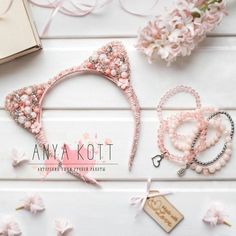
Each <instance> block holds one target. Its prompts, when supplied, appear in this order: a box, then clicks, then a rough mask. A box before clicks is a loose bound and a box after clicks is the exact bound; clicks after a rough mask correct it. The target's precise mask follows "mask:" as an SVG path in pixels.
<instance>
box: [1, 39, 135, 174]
mask: <svg viewBox="0 0 236 236" xmlns="http://www.w3.org/2000/svg"><path fill="white" fill-rule="evenodd" d="M86 72H87V73H95V74H99V75H102V76H104V77H105V78H107V79H109V80H110V81H112V82H113V83H115V84H116V85H117V86H118V87H119V88H120V89H121V90H122V91H123V93H124V95H125V96H126V98H127V100H128V101H129V104H130V106H131V109H132V111H133V114H134V119H135V132H134V139H133V144H132V150H131V153H130V158H129V169H130V170H131V167H132V163H133V160H134V156H135V153H136V150H137V145H138V140H139V133H140V106H139V103H138V100H137V96H136V95H135V92H134V90H133V88H132V86H131V83H130V65H129V60H128V57H127V53H126V50H125V48H124V46H123V45H122V44H121V43H120V42H110V43H108V44H107V45H105V46H104V47H102V48H100V49H99V50H98V51H97V52H95V53H94V54H93V55H92V56H91V57H89V59H88V60H86V61H84V62H83V63H82V64H81V65H80V66H74V67H71V68H68V69H66V70H64V71H62V72H60V73H59V74H58V75H56V76H55V77H54V78H52V79H50V80H49V81H48V82H47V83H43V84H39V85H33V86H30V87H25V88H22V89H19V90H16V91H14V92H12V93H11V94H9V95H8V96H7V97H6V103H5V108H6V110H7V111H9V113H10V115H11V117H12V118H13V119H14V120H15V121H16V123H17V124H19V125H20V126H22V127H23V128H25V129H26V130H28V131H29V132H30V133H32V134H33V135H34V137H35V139H36V140H37V142H38V143H39V145H40V146H41V147H42V146H44V145H47V144H48V141H47V139H46V136H45V134H44V129H43V126H42V120H41V115H42V103H43V100H44V97H45V95H46V94H47V93H48V91H49V90H50V89H52V88H53V87H54V86H55V85H56V84H57V83H59V82H61V81H62V80H64V79H67V78H68V77H67V76H68V75H72V74H75V73H86ZM59 164H60V163H59Z"/></svg>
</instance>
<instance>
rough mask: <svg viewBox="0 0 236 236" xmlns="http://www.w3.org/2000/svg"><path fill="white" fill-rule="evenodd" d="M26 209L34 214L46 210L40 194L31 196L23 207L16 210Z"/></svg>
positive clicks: (24, 202)
mask: <svg viewBox="0 0 236 236" xmlns="http://www.w3.org/2000/svg"><path fill="white" fill-rule="evenodd" d="M21 209H25V210H27V211H30V212H31V213H33V214H36V213H37V212H40V211H43V210H45V206H44V203H43V199H42V198H41V197H40V195H38V194H34V195H31V196H29V197H27V198H26V199H25V200H24V201H23V204H22V206H20V207H18V208H17V209H16V210H21Z"/></svg>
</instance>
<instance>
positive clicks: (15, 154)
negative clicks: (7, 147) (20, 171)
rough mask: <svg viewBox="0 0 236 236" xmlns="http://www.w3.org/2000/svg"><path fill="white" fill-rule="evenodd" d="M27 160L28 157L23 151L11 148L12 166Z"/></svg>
mask: <svg viewBox="0 0 236 236" xmlns="http://www.w3.org/2000/svg"><path fill="white" fill-rule="evenodd" d="M27 161H29V158H28V157H27V156H26V154H25V152H24V151H22V150H18V149H15V148H14V149H12V166H13V167H17V166H19V165H21V164H22V163H23V162H27Z"/></svg>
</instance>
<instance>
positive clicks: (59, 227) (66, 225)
mask: <svg viewBox="0 0 236 236" xmlns="http://www.w3.org/2000/svg"><path fill="white" fill-rule="evenodd" d="M55 229H56V231H57V235H58V236H63V235H66V234H67V233H68V232H70V231H71V230H73V226H72V224H71V223H70V222H69V221H68V220H65V219H57V220H55Z"/></svg>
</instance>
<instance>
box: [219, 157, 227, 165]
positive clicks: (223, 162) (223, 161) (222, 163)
mask: <svg viewBox="0 0 236 236" xmlns="http://www.w3.org/2000/svg"><path fill="white" fill-rule="evenodd" d="M220 164H221V166H225V164H226V162H225V160H224V159H223V158H222V159H220Z"/></svg>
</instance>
